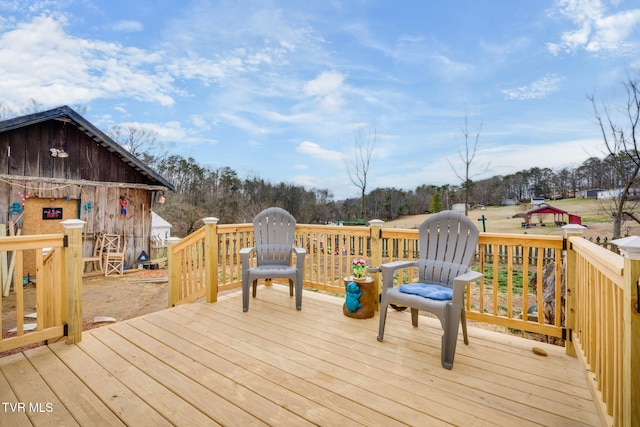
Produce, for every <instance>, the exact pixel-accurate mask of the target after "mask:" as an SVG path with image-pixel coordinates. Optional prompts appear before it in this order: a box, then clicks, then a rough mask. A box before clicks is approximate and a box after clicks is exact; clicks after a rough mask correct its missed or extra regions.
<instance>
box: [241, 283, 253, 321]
mask: <svg viewBox="0 0 640 427" xmlns="http://www.w3.org/2000/svg"><path fill="white" fill-rule="evenodd" d="M250 286H251V284H250V283H249V278H248V277H247V278H244V277H243V278H242V311H243V312H247V311H249V287H250Z"/></svg>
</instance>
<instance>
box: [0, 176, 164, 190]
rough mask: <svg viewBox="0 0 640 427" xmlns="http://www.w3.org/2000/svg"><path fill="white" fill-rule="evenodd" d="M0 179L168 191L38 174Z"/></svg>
mask: <svg viewBox="0 0 640 427" xmlns="http://www.w3.org/2000/svg"><path fill="white" fill-rule="evenodd" d="M0 180H4V181H10V182H9V183H10V184H13V183H14V182H20V181H28V182H34V181H44V182H50V183H52V184H71V185H78V186H80V187H86V186H94V187H110V188H111V187H113V188H137V189H141V190H149V191H168V190H169V189H168V188H167V187H165V186H163V185H149V184H135V183H129V182H105V181H89V180H86V179H64V178H42V177H38V176H21V175H7V174H0Z"/></svg>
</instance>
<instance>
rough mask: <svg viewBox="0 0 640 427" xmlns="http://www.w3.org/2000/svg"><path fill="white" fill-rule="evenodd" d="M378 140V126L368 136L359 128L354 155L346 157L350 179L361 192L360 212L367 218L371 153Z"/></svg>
mask: <svg viewBox="0 0 640 427" xmlns="http://www.w3.org/2000/svg"><path fill="white" fill-rule="evenodd" d="M376 142H378V131H377V128H375V127H374V128H373V130H372V131H370V132H369V135H368V136H367V138H364V137H363V136H362V131H361V130H358V132H357V133H356V135H355V147H354V148H355V150H354V156H353V157H352V158H349V157H346V158H345V165H346V166H347V173H348V174H349V179H351V182H352V183H353V185H355V186H356V187H358V188H359V189H360V192H361V200H360V202H361V209H360V213H361V215H362V219H365V200H364V198H365V191H366V189H367V176H368V174H369V166H370V165H371V155H372V154H373V149H374V148H375V146H376Z"/></svg>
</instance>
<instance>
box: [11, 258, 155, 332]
mask: <svg viewBox="0 0 640 427" xmlns="http://www.w3.org/2000/svg"><path fill="white" fill-rule="evenodd" d="M23 289H24V301H25V303H24V304H25V306H24V312H25V314H30V313H35V302H36V284H35V283H29V284H28V285H25V286H24V288H23ZM167 301H168V288H167V270H166V269H160V270H146V269H141V270H133V271H126V272H125V274H124V275H122V276H109V277H104V276H103V275H102V274H89V275H86V276H85V277H84V278H83V281H82V323H83V329H84V330H87V329H92V328H95V327H99V326H101V325H104V324H106V322H95V320H96V318H99V317H111V318H114V319H115V320H116V321H117V322H119V321H122V320H126V319H130V318H133V317H138V316H142V315H144V314H148V313H152V312H155V311H159V310H162V309H164V308H167ZM24 322H25V324H27V323H30V322H34V321H33V320H29V319H28V318H27V319H25V320H24ZM15 326H16V294H15V292H14V291H13V289H12V290H11V292H10V294H9V296H8V297H6V298H2V330H3V331H2V332H3V337H11V336H15V334H14V333H9V332H7V331H8V330H10V329H11V328H15Z"/></svg>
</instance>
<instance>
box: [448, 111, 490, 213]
mask: <svg viewBox="0 0 640 427" xmlns="http://www.w3.org/2000/svg"><path fill="white" fill-rule="evenodd" d="M482 124H483V123H482V121H480V124H479V125H478V128H477V130H476V132H475V135H471V132H470V131H469V113H468V112H467V111H465V114H464V124H463V126H462V129H461V130H462V135H463V137H464V147H463V148H461V149H458V155H459V156H460V160H461V161H462V164H463V165H464V173H460V172H459V171H457V170H456V168H455V167H454V165H453V163H451V161H450V160H449V159H447V162H449V166H451V169H452V170H453V173H454V174H455V175H456V176H457V177H458V179H460V180H461V181H462V189H463V191H464V214H465V215H468V214H469V192H470V191H471V187H472V186H473V181H472V180H471V178H473V177H474V176H477V175H480V174H481V173H484V172H486V171H487V169H488V168H489V165H486V166H485V168H484V170H482V171H481V172H478V173H476V174H473V175H471V174H470V170H471V163H472V162H473V159H474V158H475V157H476V152H477V150H478V143H479V141H480V132H481V131H482Z"/></svg>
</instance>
